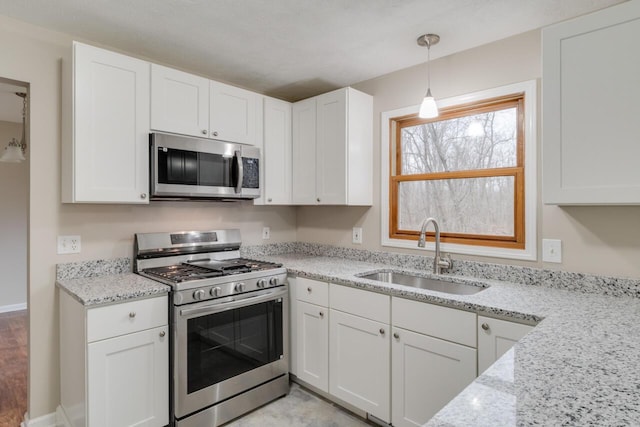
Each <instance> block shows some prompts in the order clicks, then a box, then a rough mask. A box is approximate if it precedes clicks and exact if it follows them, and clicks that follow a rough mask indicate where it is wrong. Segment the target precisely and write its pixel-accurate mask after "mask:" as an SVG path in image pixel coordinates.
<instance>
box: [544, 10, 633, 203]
mask: <svg viewBox="0 0 640 427" xmlns="http://www.w3.org/2000/svg"><path fill="white" fill-rule="evenodd" d="M639 39H640V2H626V3H623V4H620V5H617V6H614V7H610V8H607V9H604V10H601V11H598V12H595V13H592V14H589V15H585V16H582V17H579V18H576V19H573V20H570V21H566V22H562V23H559V24H557V25H553V26H551V27H547V28H545V29H543V32H542V49H543V51H542V67H543V68H542V92H543V93H542V102H543V105H542V115H543V117H542V125H543V127H542V142H543V150H542V153H543V171H542V172H543V201H544V202H545V203H547V204H560V205H563V204H566V205H572V204H573V205H580V204H586V205H589V204H591V205H597V204H618V205H624V204H640V168H638V159H639V158H640V138H639V137H638V130H637V120H638V117H640V103H639V102H638V99H640V84H639V83H640V78H639V77H638V76H640V49H638V48H637V46H636V43H635V41H636V40H639Z"/></svg>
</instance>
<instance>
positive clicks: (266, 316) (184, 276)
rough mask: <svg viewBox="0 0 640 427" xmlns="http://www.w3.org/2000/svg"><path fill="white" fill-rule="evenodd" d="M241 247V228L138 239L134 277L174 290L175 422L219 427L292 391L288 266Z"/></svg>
mask: <svg viewBox="0 0 640 427" xmlns="http://www.w3.org/2000/svg"><path fill="white" fill-rule="evenodd" d="M240 244H241V240H240V231H239V230H214V231H204V232H202V231H188V232H176V233H143V234H136V236H135V248H134V252H135V253H134V256H135V263H134V270H135V272H137V273H138V274H141V275H143V276H146V277H148V278H150V279H153V280H157V281H159V282H162V283H165V284H167V285H170V286H171V287H172V292H171V300H172V302H173V304H172V306H171V307H170V313H169V317H170V321H171V327H172V334H171V340H172V344H171V350H172V351H171V359H170V360H171V372H172V384H170V389H171V393H170V395H171V399H170V400H171V401H170V413H171V421H172V425H175V426H178V427H204V426H206V427H209V426H219V425H221V424H223V423H226V422H227V421H230V420H231V419H233V418H236V417H237V416H239V415H242V414H243V413H246V412H248V411H250V410H252V409H254V408H256V407H258V406H261V405H263V404H264V403H267V402H269V401H271V400H273V399H275V398H278V397H280V396H283V395H285V394H287V393H288V391H289V374H288V371H289V367H288V366H289V357H288V329H289V323H288V318H289V314H288V310H289V304H288V286H287V281H286V279H287V274H286V269H285V268H283V267H282V266H281V265H280V264H274V263H269V262H262V261H254V260H250V259H245V258H241V257H240Z"/></svg>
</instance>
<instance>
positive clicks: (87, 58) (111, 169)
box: [62, 42, 150, 203]
mask: <svg viewBox="0 0 640 427" xmlns="http://www.w3.org/2000/svg"><path fill="white" fill-rule="evenodd" d="M73 49H74V50H73V64H72V67H73V75H72V77H71V79H72V85H73V96H72V103H73V106H72V113H71V114H72V120H73V124H72V125H71V127H72V131H71V135H66V137H65V141H64V142H63V167H62V169H63V192H62V194H63V202H70V203H76V202H88V203H148V202H149V199H148V197H147V193H148V191H149V172H148V170H149V67H150V66H149V63H148V62H145V61H141V60H139V59H135V58H131V57H128V56H125V55H120V54H118V53H114V52H109V51H107V50H104V49H98V48H95V47H93V46H88V45H84V44H81V43H76V42H74V45H73ZM68 144H70V145H68Z"/></svg>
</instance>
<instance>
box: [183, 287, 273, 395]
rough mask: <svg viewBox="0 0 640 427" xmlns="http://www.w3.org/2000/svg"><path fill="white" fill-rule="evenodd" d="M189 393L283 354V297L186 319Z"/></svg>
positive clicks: (264, 363) (268, 361) (271, 360)
mask: <svg viewBox="0 0 640 427" xmlns="http://www.w3.org/2000/svg"><path fill="white" fill-rule="evenodd" d="M187 334H188V338H187V355H188V356H187V359H188V360H187V393H193V392H196V391H198V390H201V389H203V388H206V387H209V386H211V385H214V384H216V383H219V382H221V381H224V380H226V379H228V378H231V377H234V376H236V375H239V374H242V373H244V372H247V371H250V370H252V369H255V368H257V367H260V366H262V365H266V364H268V363H271V362H274V361H276V360H278V359H280V357H281V356H282V355H283V351H282V346H283V341H282V299H280V300H279V301H278V300H275V301H267V302H264V303H260V304H254V305H249V306H246V307H240V308H237V309H233V310H227V311H223V312H220V313H215V314H209V315H205V316H200V317H196V318H193V319H189V320H188V321H187Z"/></svg>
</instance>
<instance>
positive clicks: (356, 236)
mask: <svg viewBox="0 0 640 427" xmlns="http://www.w3.org/2000/svg"><path fill="white" fill-rule="evenodd" d="M352 240H353V243H355V244H357V245H361V244H362V227H353V239H352Z"/></svg>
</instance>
